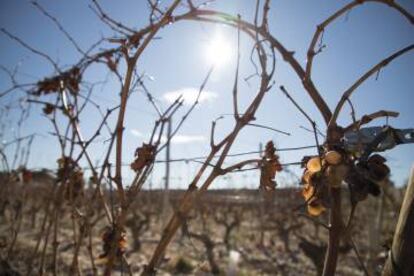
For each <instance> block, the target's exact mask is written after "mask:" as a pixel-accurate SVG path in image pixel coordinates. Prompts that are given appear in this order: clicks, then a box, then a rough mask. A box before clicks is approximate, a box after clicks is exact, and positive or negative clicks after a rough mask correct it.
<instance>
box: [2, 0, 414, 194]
mask: <svg viewBox="0 0 414 276" xmlns="http://www.w3.org/2000/svg"><path fill="white" fill-rule="evenodd" d="M39 2H40V3H41V4H42V6H43V7H45V9H47V10H48V11H49V12H50V13H51V14H53V15H54V16H55V17H57V18H59V20H60V22H61V23H62V24H63V25H64V26H65V28H66V30H67V31H68V32H69V33H70V34H71V35H72V36H73V37H74V38H75V39H76V41H77V42H78V43H79V45H80V46H81V47H82V48H84V49H87V48H88V47H89V46H90V45H91V44H92V43H94V42H95V41H97V40H98V39H100V38H101V37H111V36H112V35H114V33H113V31H112V30H110V29H109V28H108V27H106V26H105V25H104V24H103V23H102V22H101V21H100V20H99V19H98V18H97V17H96V15H95V14H94V13H93V12H92V10H91V9H90V8H89V7H88V5H89V4H90V2H89V1H83V0H76V1H75V0H74V1H39ZM348 2H349V1H322V0H318V1H273V2H272V4H271V10H270V17H269V20H270V21H269V25H270V30H271V33H272V34H273V35H274V36H276V37H277V38H278V39H279V41H281V42H282V43H283V44H284V45H285V46H286V47H287V48H288V49H289V50H292V51H295V57H296V58H297V59H298V61H299V62H300V63H301V64H302V65H303V64H305V61H306V51H307V48H308V45H309V43H310V40H311V38H312V35H313V33H314V31H315V28H316V27H315V26H316V25H317V24H319V23H320V22H322V21H323V20H324V19H325V18H326V17H327V16H329V15H330V14H331V13H332V12H334V11H335V10H337V9H338V8H340V7H341V6H343V5H345V4H346V3H348ZM100 3H101V4H102V7H103V8H104V9H105V10H106V11H107V12H108V13H109V14H111V15H112V16H113V17H114V18H115V19H117V20H120V21H122V22H123V23H125V24H126V25H129V26H132V27H138V28H140V27H143V26H145V25H146V24H147V21H148V7H147V4H146V1H127V0H122V1H109V0H106V1H100ZM163 3H169V1H163ZM399 3H400V4H401V5H402V6H404V7H405V8H406V9H407V10H408V11H410V12H411V13H413V12H414V2H412V1H408V0H405V1H399ZM254 5H255V1H229V0H226V1H220V0H218V1H216V3H213V4H211V5H210V8H215V9H219V10H223V11H226V12H228V13H231V14H234V15H236V14H240V15H241V16H242V18H243V19H245V20H252V19H253V14H254ZM0 26H1V27H2V28H6V29H7V30H8V31H10V32H12V33H13V34H15V35H17V36H19V37H20V38H22V39H23V40H24V41H26V42H28V43H29V44H30V45H32V46H33V47H35V48H37V49H41V50H42V51H43V52H47V53H49V54H50V56H51V57H53V58H54V59H56V60H57V61H58V63H59V65H62V66H65V65H70V64H73V63H76V61H77V60H78V59H79V57H80V56H79V54H78V53H77V52H76V50H75V49H74V48H73V47H72V46H71V44H70V43H69V41H68V40H67V39H66V38H65V37H64V36H63V35H62V33H60V32H59V31H58V29H57V28H56V26H55V25H53V24H51V22H50V20H49V19H48V18H46V17H45V16H43V15H42V14H41V13H39V12H38V10H36V9H35V8H34V7H33V6H32V5H31V4H30V2H28V1H23V0H14V1H11V0H9V1H1V3H0ZM217 36H221V37H222V38H223V40H225V43H227V44H228V45H229V46H228V47H230V48H231V49H233V50H235V49H236V39H237V33H236V31H235V30H233V29H231V28H228V27H225V26H221V25H212V24H207V23H203V24H202V23H198V22H179V23H177V24H173V25H171V26H168V27H167V28H164V29H163V30H161V31H160V32H159V34H158V37H159V39H156V40H154V41H152V43H151V44H150V45H149V47H148V48H147V50H146V52H145V53H144V55H143V56H142V59H141V60H140V61H139V62H138V72H140V73H144V72H145V73H146V74H148V76H150V77H148V79H147V80H146V85H147V87H148V89H149V90H150V92H151V93H152V94H153V95H154V96H155V98H156V99H157V102H158V104H160V105H161V106H163V107H166V106H167V105H168V98H169V97H171V93H183V91H187V92H186V93H190V94H191V91H194V90H195V89H198V87H199V85H200V84H201V83H202V81H203V79H204V78H205V75H206V74H207V72H208V70H209V68H210V65H211V61H210V60H209V59H208V58H207V57H206V56H207V52H208V48H209V45H210V44H211V43H212V41H214V39H215V38H216V37H217ZM241 42H242V45H241V49H242V52H241V54H242V59H241V77H247V76H249V75H251V74H252V73H253V72H254V68H253V67H252V65H251V63H250V61H249V54H250V48H251V41H250V40H249V39H248V38H247V37H245V36H242V37H241ZM323 42H324V44H326V48H325V49H324V51H323V52H322V53H321V54H319V55H318V56H317V57H316V58H315V62H314V69H313V80H314V82H315V84H316V86H317V87H318V88H319V91H320V92H321V94H322V95H323V96H324V97H325V99H326V101H327V103H328V104H329V106H330V107H331V108H333V106H335V104H336V102H337V101H338V100H339V98H340V96H341V94H342V92H343V91H344V90H345V89H346V88H347V87H349V86H350V85H351V84H352V83H353V82H354V81H355V80H356V79H357V78H358V77H359V76H360V75H361V74H362V73H364V72H365V71H366V70H368V69H369V68H370V67H371V66H372V65H374V64H375V63H377V62H378V61H380V60H381V59H383V58H384V57H386V56H388V55H390V54H391V53H393V52H395V51H397V50H398V49H401V48H403V47H405V46H407V45H409V44H411V43H413V42H414V29H413V27H412V25H410V24H409V23H408V21H407V20H406V19H405V18H403V17H402V16H400V15H399V14H398V13H397V12H396V11H394V10H390V9H388V8H387V7H386V6H385V5H381V4H375V3H368V4H364V5H362V6H360V7H358V8H356V9H354V10H353V11H351V12H350V13H349V14H348V15H347V16H346V17H344V18H341V19H339V20H337V21H336V22H335V23H334V24H332V25H331V26H330V28H329V29H327V30H326V31H325V34H324V40H323ZM108 45H109V44H107V46H108ZM0 49H1V51H0V64H1V65H2V66H5V67H7V68H14V67H15V66H19V67H18V74H17V78H18V79H19V80H20V81H21V82H34V81H36V80H39V79H42V78H43V77H45V76H48V75H50V74H51V73H52V72H53V68H52V67H51V66H50V65H49V64H48V63H47V62H45V61H44V60H43V59H41V58H39V57H37V56H34V55H33V54H32V53H31V52H29V51H27V50H26V49H24V48H22V47H21V46H20V45H18V44H17V43H16V42H15V41H11V40H10V39H9V38H7V37H6V36H5V35H3V34H1V35H0ZM413 68H414V53H413V52H411V53H408V54H406V55H404V56H402V57H400V58H398V59H397V60H395V61H393V62H392V63H391V64H390V65H389V66H387V67H386V68H384V69H383V70H381V73H380V75H379V78H378V79H377V80H375V77H374V78H371V79H369V80H368V81H367V82H365V83H364V84H363V85H362V86H361V87H360V88H359V89H358V91H356V92H355V93H354V95H353V96H352V102H353V104H354V106H355V109H356V113H357V117H360V116H362V115H363V114H367V113H371V112H374V111H377V110H380V109H386V110H395V111H399V112H400V117H399V118H397V119H390V124H391V125H392V126H394V127H399V128H408V127H414V120H413V118H414V108H413V105H414V79H413V73H412V72H413ZM234 70H235V53H234V51H233V53H229V58H228V61H227V62H226V63H224V64H222V65H220V66H219V67H218V68H216V69H215V70H214V72H213V74H212V77H211V79H210V81H209V82H208V83H207V86H206V91H207V92H208V93H207V94H206V96H205V99H204V101H202V102H201V104H200V105H199V106H197V108H196V109H195V111H194V112H193V113H192V115H191V117H190V118H189V120H187V121H186V122H185V124H184V126H183V128H182V129H181V130H180V132H179V133H178V135H179V136H178V137H177V138H176V140H175V141H173V145H172V158H182V157H192V156H200V155H201V156H202V155H205V154H207V153H208V151H209V144H208V141H209V134H210V124H211V121H212V120H214V119H215V118H217V117H218V116H220V115H222V114H228V113H230V112H231V110H232V109H231V108H232V103H231V91H232V86H233V79H234ZM84 79H87V80H88V81H89V82H98V81H103V80H107V82H105V84H102V85H97V86H96V88H97V89H96V91H95V92H94V94H93V96H92V98H93V99H94V101H96V102H98V103H99V104H100V105H102V106H103V107H112V106H114V105H116V104H117V102H118V100H119V98H118V93H119V86H118V85H117V83H116V82H115V79H114V77H113V76H112V75H111V74H109V73H108V70H107V69H106V68H104V67H102V66H101V67H100V66H96V67H93V68H91V69H90V70H88V71H87V72H86V75H85V77H84ZM275 81H276V85H275V86H274V87H275V88H274V89H272V90H271V91H270V92H269V93H268V94H267V95H266V97H265V100H264V102H263V104H262V106H261V107H260V109H259V111H258V113H257V116H256V118H257V121H256V123H259V124H264V125H267V126H270V127H273V128H277V129H280V130H284V131H288V132H290V133H291V134H292V135H291V136H289V137H288V136H284V135H280V134H277V133H275V132H272V131H268V130H264V129H257V128H252V127H247V128H246V129H245V130H243V132H242V133H241V135H240V136H239V139H238V140H237V142H236V143H235V145H234V147H233V149H232V152H233V153H238V152H245V151H253V150H257V149H258V147H259V143H266V142H267V141H268V140H270V139H272V140H273V141H274V142H275V144H276V145H277V147H281V148H284V147H295V146H305V145H312V144H313V143H314V142H313V134H311V133H309V132H307V131H305V130H303V129H302V128H301V127H300V126H305V127H309V124H308V123H307V121H306V120H305V118H304V117H303V116H302V115H301V114H300V113H299V112H297V110H296V109H295V107H294V106H293V105H292V104H291V103H290V102H289V101H288V100H287V99H286V98H285V97H284V96H283V95H282V93H281V92H280V91H279V90H278V89H277V87H279V85H284V86H285V87H287V88H288V90H289V91H290V92H291V94H292V96H293V97H294V98H295V99H296V100H297V101H298V102H299V104H300V105H301V106H302V107H303V108H304V109H305V110H306V111H307V112H308V113H309V114H310V115H311V116H312V117H313V118H315V119H316V121H317V123H318V125H319V126H320V127H321V129H323V122H322V118H321V116H320V115H319V113H318V111H317V109H316V108H315V106H314V105H313V103H312V102H311V100H310V98H309V96H308V95H307V94H306V92H305V90H304V89H303V88H302V86H301V83H300V80H299V79H298V78H297V76H296V75H295V74H294V72H293V71H292V69H291V68H290V67H289V66H288V65H287V64H285V63H284V61H283V59H282V58H281V57H280V56H277V68H276V75H275ZM256 84H257V80H255V79H251V80H250V81H249V83H246V82H241V83H240V109H242V108H243V106H246V104H247V103H248V101H249V99H251V98H252V96H253V95H254V93H255V92H256ZM9 86H10V82H9V80H8V78H7V75H5V74H4V73H2V72H1V73H0V89H1V90H4V89H6V88H8V87H9ZM177 91H178V92H177ZM188 91H189V92H188ZM19 95H21V94H19V92H18V91H16V92H15V93H14V94H10V95H8V96H7V97H4V98H1V99H0V101H1V105H2V106H4V105H5V104H8V103H13V102H15V101H16V99H18V97H19ZM186 108H188V106H185V107H184V108H183V109H182V111H181V112H182V113H181V115H182V114H183V112H185V109H186ZM40 109H41V108H40V107H35V108H33V109H32V110H31V115H30V118H29V119H28V120H27V121H26V122H25V124H24V126H23V127H22V131H23V134H30V133H38V134H39V136H37V138H36V139H35V142H34V145H33V151H32V155H31V159H30V162H29V167H35V168H39V167H49V168H53V167H56V159H57V158H58V157H59V147H58V143H57V141H56V138H55V137H53V136H51V135H50V134H49V131H50V130H51V128H50V123H49V122H48V121H47V120H46V119H45V118H44V117H43V116H41V115H39V114H41V111H40ZM349 113H350V110H349V108H348V106H346V107H345V108H344V110H343V112H342V115H341V117H340V120H339V121H340V123H341V124H344V125H346V124H347V123H349V122H351V117H350V116H349ZM156 117H157V116H156V113H155V112H154V110H153V108H152V107H151V106H150V104H149V103H148V101H147V100H146V98H145V96H144V94H143V93H142V91H137V92H136V93H134V94H133V96H132V97H131V99H130V101H129V104H128V111H127V117H126V131H125V149H124V160H123V161H124V162H125V163H128V162H131V161H132V159H133V153H134V150H135V148H136V147H137V146H139V145H141V144H142V142H143V141H145V139H146V138H147V136H148V133H149V131H150V130H151V128H152V125H153V121H154V120H155V119H156ZM9 118H10V119H11V120H16V118H17V110H14V111H12V112H10V114H9ZM98 118H99V116H98V114H97V112H96V110H95V109H93V108H91V109H90V110H88V111H87V112H86V113H85V114H84V116H83V117H82V118H81V123H82V124H83V132H84V134H85V136H86V137H88V135H92V133H93V131H94V127H96V125H97V124H98ZM179 118H180V114H179V116H178V117H176V118H175V119H174V121H175V122H178V120H179ZM111 123H112V124H113V123H114V122H113V120H112V121H111ZM383 124H385V120H378V121H377V122H376V123H374V125H383ZM232 125H233V120H232V117H231V116H224V119H223V120H220V121H219V123H218V128H217V139H218V138H219V137H222V136H223V135H224V134H225V133H226V132H227V131H228V130H229V129H230V128H231V127H232ZM15 131H16V130H15V129H14V130H13V129H12V127H9V128H8V131H7V133H5V135H4V140H5V141H7V140H10V139H12V137H13V136H14V135H15ZM104 140H105V137H102V138H100V139H98V143H95V144H93V145H92V146H91V154H92V156H93V159H94V161H96V162H99V160H102V156H103V154H104V151H103V149H104V148H105V147H106V144H105V143H104ZM314 153H315V152H314V151H313V150H306V151H299V152H281V154H280V156H281V160H282V162H294V161H299V160H300V159H301V157H302V156H303V155H304V154H314ZM385 156H386V157H387V158H388V160H389V165H390V167H391V168H392V174H393V179H394V180H395V181H396V182H397V183H402V182H403V181H404V180H405V179H406V178H407V176H408V172H409V169H410V167H411V165H412V164H413V161H414V144H411V145H403V146H399V147H398V148H395V149H393V150H391V151H387V152H386V153H385ZM159 159H164V153H161V154H160V156H159ZM237 160H240V159H237V158H231V159H230V158H229V159H228V160H227V161H228V163H227V164H231V163H232V162H236V161H237ZM198 166H199V164H197V163H191V162H190V163H185V162H179V163H173V164H172V172H173V174H172V179H171V182H172V185H173V186H175V187H180V188H184V187H187V185H188V184H189V180H190V179H191V177H192V176H193V175H194V173H195V171H196V169H197V168H198ZM290 169H292V170H293V171H294V172H296V173H300V170H299V168H296V167H291V168H290ZM163 175H164V165H163V164H158V165H157V167H156V169H155V170H154V173H153V176H152V182H153V187H160V186H161V185H162V178H163ZM124 176H125V177H126V179H127V180H128V179H130V178H131V177H132V172H131V171H130V170H129V169H128V167H125V169H124ZM278 178H279V183H280V184H281V185H283V183H286V182H287V181H289V180H290V175H289V174H287V173H281V174H280V176H278ZM258 179H259V178H258V173H257V172H255V171H250V172H246V173H237V174H233V175H231V176H230V177H227V178H225V179H221V180H218V181H217V182H216V183H215V184H214V185H213V188H214V187H229V188H230V187H234V188H240V187H251V188H252V187H257V186H258ZM127 182H128V181H127Z"/></svg>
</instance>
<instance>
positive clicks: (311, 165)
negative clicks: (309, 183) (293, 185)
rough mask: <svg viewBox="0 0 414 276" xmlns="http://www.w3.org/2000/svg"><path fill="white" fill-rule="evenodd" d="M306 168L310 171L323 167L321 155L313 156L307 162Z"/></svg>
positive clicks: (316, 170)
mask: <svg viewBox="0 0 414 276" xmlns="http://www.w3.org/2000/svg"><path fill="white" fill-rule="evenodd" d="M306 168H307V169H308V170H309V171H310V172H314V173H315V172H319V171H320V170H321V169H322V162H321V159H320V158H319V157H313V158H311V159H309V161H308V163H306Z"/></svg>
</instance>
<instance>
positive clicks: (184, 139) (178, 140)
mask: <svg viewBox="0 0 414 276" xmlns="http://www.w3.org/2000/svg"><path fill="white" fill-rule="evenodd" d="M130 132H131V134H132V135H134V136H135V137H138V138H143V139H149V135H148V134H143V133H141V132H140V131H138V130H136V129H131V131H130ZM166 141H167V137H165V136H163V137H161V142H162V143H165V142H166ZM204 141H206V137H204V136H202V135H179V134H176V135H174V137H173V138H172V139H171V143H173V144H190V143H201V142H204Z"/></svg>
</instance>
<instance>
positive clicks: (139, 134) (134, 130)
mask: <svg viewBox="0 0 414 276" xmlns="http://www.w3.org/2000/svg"><path fill="white" fill-rule="evenodd" d="M131 134H132V135H134V136H135V137H144V134H142V133H141V132H139V131H138V130H136V129H131Z"/></svg>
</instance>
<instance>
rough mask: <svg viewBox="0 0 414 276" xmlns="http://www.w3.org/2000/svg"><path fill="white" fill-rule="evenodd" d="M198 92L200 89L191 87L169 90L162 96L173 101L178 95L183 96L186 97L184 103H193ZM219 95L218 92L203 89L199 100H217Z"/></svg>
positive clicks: (168, 100)
mask: <svg viewBox="0 0 414 276" xmlns="http://www.w3.org/2000/svg"><path fill="white" fill-rule="evenodd" d="M198 92H199V90H198V89H196V88H192V87H189V88H182V89H178V90H175V91H170V92H167V93H165V94H164V95H163V96H162V97H163V99H164V100H165V101H167V102H169V103H172V102H174V101H175V100H177V99H178V97H180V96H182V98H183V99H184V104H186V105H192V104H193V103H194V102H195V101H196V99H197V95H198ZM217 97H218V96H217V94H216V93H214V92H210V91H202V92H201V95H200V98H199V99H198V102H199V103H202V102H210V101H213V100H215V99H216V98H217Z"/></svg>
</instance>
